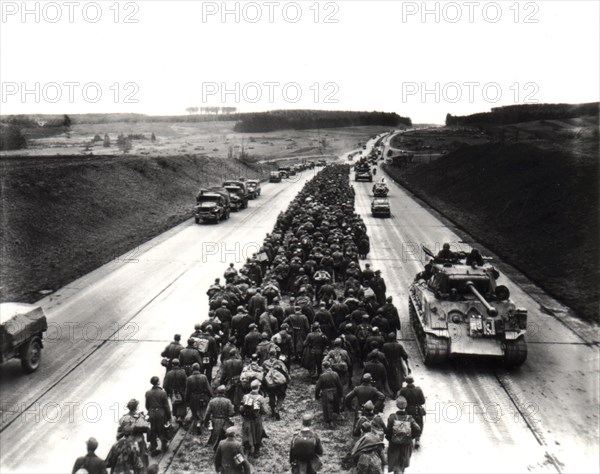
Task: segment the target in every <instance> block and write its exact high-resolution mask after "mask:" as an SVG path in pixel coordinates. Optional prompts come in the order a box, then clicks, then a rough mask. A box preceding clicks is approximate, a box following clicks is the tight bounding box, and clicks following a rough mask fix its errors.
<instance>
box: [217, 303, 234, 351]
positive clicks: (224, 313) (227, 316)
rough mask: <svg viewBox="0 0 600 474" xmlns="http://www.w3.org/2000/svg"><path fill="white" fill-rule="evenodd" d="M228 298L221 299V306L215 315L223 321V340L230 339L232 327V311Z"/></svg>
mask: <svg viewBox="0 0 600 474" xmlns="http://www.w3.org/2000/svg"><path fill="white" fill-rule="evenodd" d="M228 304H229V302H228V301H227V300H223V301H221V306H220V307H219V308H218V309H216V310H215V316H216V317H217V318H218V319H219V321H221V331H223V340H224V341H227V340H229V329H230V328H231V311H229V308H228V307H227V305H228Z"/></svg>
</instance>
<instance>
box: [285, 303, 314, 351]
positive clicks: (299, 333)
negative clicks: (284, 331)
mask: <svg viewBox="0 0 600 474" xmlns="http://www.w3.org/2000/svg"><path fill="white" fill-rule="evenodd" d="M283 322H284V323H287V324H288V325H289V326H290V327H291V329H292V334H291V336H292V344H293V355H294V358H295V359H296V360H298V361H299V360H300V359H301V357H302V347H303V346H302V345H303V343H304V340H305V339H306V336H307V334H308V332H309V331H310V326H309V322H308V318H307V317H306V315H305V314H303V313H302V312H301V311H300V307H299V306H296V307H295V312H294V314H292V315H290V316H288V317H287V318H286V319H285V320H284V321H283Z"/></svg>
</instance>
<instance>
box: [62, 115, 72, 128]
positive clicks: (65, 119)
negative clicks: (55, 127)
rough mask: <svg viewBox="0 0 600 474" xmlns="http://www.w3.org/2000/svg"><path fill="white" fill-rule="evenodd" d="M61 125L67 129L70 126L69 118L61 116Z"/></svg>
mask: <svg viewBox="0 0 600 474" xmlns="http://www.w3.org/2000/svg"><path fill="white" fill-rule="evenodd" d="M62 125H63V127H65V128H69V127H70V126H71V117H69V116H68V115H67V114H65V115H63V121H62Z"/></svg>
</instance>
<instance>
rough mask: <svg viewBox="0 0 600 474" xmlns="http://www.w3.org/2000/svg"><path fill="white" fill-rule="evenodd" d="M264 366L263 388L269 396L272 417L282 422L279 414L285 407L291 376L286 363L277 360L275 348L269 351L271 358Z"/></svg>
mask: <svg viewBox="0 0 600 474" xmlns="http://www.w3.org/2000/svg"><path fill="white" fill-rule="evenodd" d="M262 366H263V370H264V372H265V378H264V381H263V387H264V390H265V392H267V395H268V396H269V407H270V408H271V416H272V417H273V418H274V419H275V420H278V421H279V420H281V416H280V414H279V412H280V411H281V408H282V407H283V401H284V400H285V395H286V392H287V386H288V383H289V381H290V376H289V374H288V370H287V367H286V365H285V363H284V362H283V361H281V360H279V359H277V349H275V347H272V348H271V349H270V350H269V358H268V359H267V360H266V361H265V362H264V363H263V365H262Z"/></svg>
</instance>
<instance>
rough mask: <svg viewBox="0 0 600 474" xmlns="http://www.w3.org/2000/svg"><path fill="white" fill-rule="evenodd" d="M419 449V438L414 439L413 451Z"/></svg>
mask: <svg viewBox="0 0 600 474" xmlns="http://www.w3.org/2000/svg"><path fill="white" fill-rule="evenodd" d="M420 447H421V438H415V449H419V448H420Z"/></svg>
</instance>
